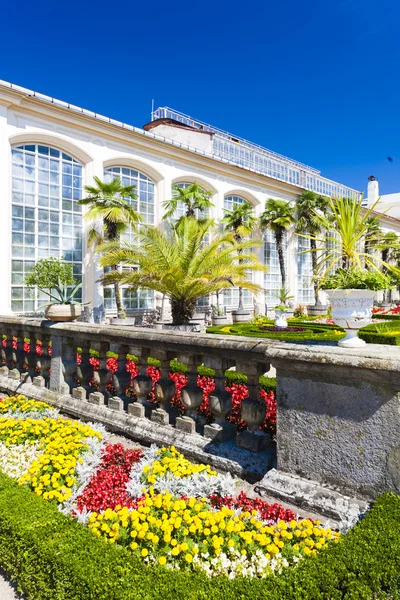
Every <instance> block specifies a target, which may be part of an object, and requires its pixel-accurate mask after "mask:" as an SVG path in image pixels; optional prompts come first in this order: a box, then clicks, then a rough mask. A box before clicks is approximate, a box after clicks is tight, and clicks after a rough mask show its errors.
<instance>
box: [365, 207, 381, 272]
mask: <svg viewBox="0 0 400 600" xmlns="http://www.w3.org/2000/svg"><path fill="white" fill-rule="evenodd" d="M365 224H366V231H365V236H364V252H365V254H373V250H374V248H375V247H376V246H377V244H378V242H379V239H380V238H381V236H382V230H381V226H380V223H379V218H378V217H376V216H372V215H371V216H370V217H368V218H367V219H366V221H365ZM365 267H366V268H367V269H369V266H368V265H365Z"/></svg>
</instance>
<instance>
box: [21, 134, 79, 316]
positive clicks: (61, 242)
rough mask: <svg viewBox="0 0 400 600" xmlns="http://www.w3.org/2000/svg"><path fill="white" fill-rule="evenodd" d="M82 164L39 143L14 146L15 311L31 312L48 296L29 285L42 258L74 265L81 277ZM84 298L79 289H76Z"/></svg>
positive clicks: (46, 299) (75, 271) (75, 273)
mask: <svg viewBox="0 0 400 600" xmlns="http://www.w3.org/2000/svg"><path fill="white" fill-rule="evenodd" d="M81 197H82V165H81V164H80V163H79V162H78V161H77V160H75V159H74V158H72V157H71V156H69V155H68V154H65V153H64V152H62V151H61V150H58V149H57V148H52V147H49V146H42V145H40V144H24V145H21V146H14V147H13V148H12V248H11V253H12V262H11V310H12V311H14V312H18V313H23V312H24V313H26V312H32V311H34V310H35V309H37V308H38V307H39V306H41V305H43V304H44V303H46V301H48V297H47V296H44V295H41V294H39V295H37V294H35V293H33V291H30V290H28V288H26V286H25V285H24V279H25V275H26V273H28V272H29V271H30V270H31V269H32V268H33V266H34V264H35V262H37V261H38V260H39V259H40V258H47V257H49V256H54V257H56V258H62V259H64V260H66V261H67V262H70V263H72V264H73V270H74V276H75V278H76V280H77V281H80V280H81V279H82V207H81V206H80V205H79V204H78V200H79V199H80V198H81ZM77 299H80V298H79V293H78V294H77Z"/></svg>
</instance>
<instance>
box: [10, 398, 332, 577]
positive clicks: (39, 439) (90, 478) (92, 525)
mask: <svg viewBox="0 0 400 600" xmlns="http://www.w3.org/2000/svg"><path fill="white" fill-rule="evenodd" d="M0 443H1V446H0V468H1V470H2V471H3V472H6V473H8V474H9V475H11V476H12V477H14V478H15V479H16V480H17V481H18V483H19V484H20V485H26V486H27V487H29V488H30V489H31V490H32V491H33V492H34V493H35V494H36V495H38V496H42V497H43V498H44V499H46V500H48V501H51V502H53V503H55V504H56V505H57V506H58V508H59V510H60V511H61V512H63V513H64V514H70V515H72V516H74V517H75V518H76V519H77V520H78V521H79V522H80V523H82V524H85V525H87V526H88V528H89V529H90V530H91V531H92V532H93V534H94V535H96V536H98V537H102V538H103V539H104V540H105V541H107V542H108V543H111V544H117V545H119V546H122V547H125V548H128V549H129V550H130V551H131V552H132V553H133V554H135V555H137V556H138V557H140V559H141V560H142V561H143V562H144V563H146V564H149V565H155V564H158V565H161V566H163V565H165V567H166V568H169V569H174V570H178V569H179V570H190V571H193V570H194V571H203V572H204V573H205V574H206V575H207V576H216V575H225V576H227V577H228V578H231V579H232V578H235V577H237V576H246V577H265V576H267V575H270V574H271V573H273V572H275V573H280V572H281V571H282V570H283V569H284V568H285V567H288V566H294V565H296V564H297V563H298V562H299V561H302V560H304V559H305V558H306V557H308V556H313V555H315V554H317V553H318V552H319V551H320V550H322V549H323V548H325V546H329V544H330V542H332V541H334V540H338V539H339V534H338V533H336V532H333V531H331V530H330V529H329V528H324V527H323V526H322V525H321V523H319V522H313V521H311V520H310V519H301V520H298V519H297V518H296V515H294V514H293V513H292V512H291V511H288V510H285V509H284V508H283V507H282V506H281V505H279V504H274V505H270V504H268V503H267V502H264V501H262V500H260V499H251V498H248V497H247V496H246V495H245V494H244V493H241V494H239V495H238V496H236V490H237V486H236V482H235V481H234V480H233V478H232V477H231V476H230V475H221V474H219V473H217V472H216V471H214V470H213V469H212V468H211V467H210V466H207V465H200V464H194V463H192V462H190V461H189V460H187V459H186V458H185V457H184V456H183V455H182V454H180V453H179V452H178V451H177V450H176V449H175V448H174V447H169V448H167V447H163V448H160V449H157V448H156V447H151V448H145V449H135V450H126V449H125V448H124V447H123V446H122V445H121V444H114V445H112V444H107V443H106V440H105V432H104V430H103V429H102V428H101V427H98V426H94V425H92V424H82V423H80V422H78V421H72V420H69V419H64V418H59V417H58V415H57V414H56V412H55V411H53V410H52V409H51V407H50V406H48V405H47V404H45V403H43V402H35V401H31V400H27V399H26V398H25V397H23V396H17V397H13V398H8V399H5V400H4V401H3V402H0ZM18 454H19V458H18Z"/></svg>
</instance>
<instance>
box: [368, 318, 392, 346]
mask: <svg viewBox="0 0 400 600" xmlns="http://www.w3.org/2000/svg"><path fill="white" fill-rule="evenodd" d="M374 318H375V316H374ZM382 321H383V322H382V323H372V324H371V325H367V326H366V327H363V328H362V329H360V331H359V332H358V337H360V338H361V339H362V340H364V341H365V342H367V343H368V344H388V345H390V346H400V323H399V322H398V321H386V320H382Z"/></svg>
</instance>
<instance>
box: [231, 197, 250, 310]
mask: <svg viewBox="0 0 400 600" xmlns="http://www.w3.org/2000/svg"><path fill="white" fill-rule="evenodd" d="M245 202H248V200H246V199H245V198H242V197H241V196H236V195H231V196H225V198H224V210H233V209H234V207H235V206H236V205H237V204H244V203H245ZM248 279H249V280H250V281H251V280H252V279H253V273H252V272H249V274H248ZM243 303H244V305H245V306H247V307H250V306H252V305H253V294H252V293H251V292H249V290H243ZM238 304H239V288H236V287H229V288H227V289H226V290H225V291H224V305H225V306H229V307H231V308H236V307H237V306H238Z"/></svg>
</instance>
